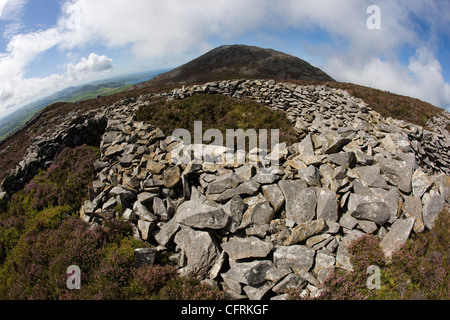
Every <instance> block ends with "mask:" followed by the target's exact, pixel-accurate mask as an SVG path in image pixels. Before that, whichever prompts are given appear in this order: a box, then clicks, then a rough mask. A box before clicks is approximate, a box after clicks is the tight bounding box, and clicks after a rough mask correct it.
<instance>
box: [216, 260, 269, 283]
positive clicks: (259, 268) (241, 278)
mask: <svg viewBox="0 0 450 320" xmlns="http://www.w3.org/2000/svg"><path fill="white" fill-rule="evenodd" d="M272 266H273V263H272V261H269V260H261V261H253V262H242V263H236V264H234V265H233V266H232V267H231V268H230V270H228V271H227V272H226V273H224V274H222V277H223V278H224V279H225V278H227V279H232V280H234V281H235V282H238V283H243V284H247V285H252V286H257V285H259V284H261V283H263V282H265V281H266V273H267V271H268V270H269V269H270V268H272Z"/></svg>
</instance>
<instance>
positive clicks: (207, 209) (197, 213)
mask: <svg viewBox="0 0 450 320" xmlns="http://www.w3.org/2000/svg"><path fill="white" fill-rule="evenodd" d="M175 217H176V219H177V222H178V223H180V224H183V225H186V226H189V227H193V228H197V229H224V228H225V227H226V226H227V225H228V223H229V221H230V216H229V215H227V214H226V213H225V212H224V211H223V209H222V208H221V207H213V206H210V205H208V204H206V203H202V202H199V201H186V202H183V203H182V204H181V205H180V206H179V207H178V209H177V214H176V216H175Z"/></svg>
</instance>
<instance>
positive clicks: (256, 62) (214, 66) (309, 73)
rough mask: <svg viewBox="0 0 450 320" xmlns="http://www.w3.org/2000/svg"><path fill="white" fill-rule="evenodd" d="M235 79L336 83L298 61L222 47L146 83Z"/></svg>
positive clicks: (263, 51) (244, 48) (245, 48)
mask: <svg viewBox="0 0 450 320" xmlns="http://www.w3.org/2000/svg"><path fill="white" fill-rule="evenodd" d="M237 78H247V79H249V78H253V79H259V78H266V79H269V78H270V79H280V80H281V79H292V80H314V81H333V82H334V81H335V80H334V79H333V78H331V77H330V76H329V75H327V74H326V73H325V72H323V71H322V70H320V69H319V68H316V67H314V66H312V65H310V64H309V63H308V62H306V61H304V60H301V59H299V58H297V57H294V56H291V55H288V54H285V53H282V52H279V51H275V50H272V49H263V48H259V47H255V46H247V45H225V46H221V47H218V48H216V49H213V50H212V51H210V52H208V53H206V54H204V55H202V56H201V57H199V58H197V59H195V60H192V61H191V62H188V63H186V64H184V65H182V66H180V67H178V68H176V69H174V70H172V71H169V72H167V73H163V74H160V75H158V76H157V77H155V78H154V79H153V80H151V81H150V82H149V84H151V85H152V86H160V85H174V84H185V83H196V82H205V81H215V80H229V79H237Z"/></svg>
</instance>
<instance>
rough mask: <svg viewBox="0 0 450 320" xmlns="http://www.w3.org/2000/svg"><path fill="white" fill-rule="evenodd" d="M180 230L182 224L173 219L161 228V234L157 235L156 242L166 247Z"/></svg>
mask: <svg viewBox="0 0 450 320" xmlns="http://www.w3.org/2000/svg"><path fill="white" fill-rule="evenodd" d="M180 228H181V226H180V224H179V223H178V222H177V221H176V219H175V218H173V219H171V220H170V221H169V222H167V223H165V224H164V225H163V226H162V227H161V229H160V230H159V232H158V233H157V234H156V235H155V240H156V241H158V243H159V244H160V245H162V246H163V247H166V246H167V245H168V244H169V243H170V242H171V241H172V239H173V236H174V235H175V234H176V233H177V232H178V230H180Z"/></svg>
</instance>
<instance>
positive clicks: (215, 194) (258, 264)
mask: <svg viewBox="0 0 450 320" xmlns="http://www.w3.org/2000/svg"><path fill="white" fill-rule="evenodd" d="M194 94H224V95H227V96H231V97H234V98H237V99H244V98H248V99H255V100H257V101H258V102H260V103H262V104H264V105H267V106H268V107H270V108H273V109H276V110H283V111H285V112H286V113H287V117H288V119H289V120H290V121H291V122H292V124H293V126H295V128H296V129H297V131H298V132H299V134H300V136H301V139H300V140H299V142H298V143H295V144H293V145H290V146H281V148H280V149H279V150H278V151H279V152H269V153H268V155H267V156H265V157H260V156H259V155H261V153H260V152H258V151H260V150H252V151H250V152H249V153H248V154H246V155H245V159H246V161H245V163H242V164H236V163H224V162H223V161H222V163H220V162H221V161H216V162H218V163H211V162H196V161H194V160H195V159H193V158H190V159H187V161H186V159H184V160H185V161H180V159H179V158H176V157H173V153H172V151H173V150H177V148H179V147H180V146H181V141H180V140H179V139H176V138H174V137H171V136H165V135H164V133H163V132H162V131H161V130H160V129H158V128H155V127H153V126H152V125H151V124H145V123H143V122H137V121H135V120H134V114H135V112H136V110H137V109H138V108H139V107H141V106H142V105H145V104H146V103H150V102H149V101H148V100H149V96H142V97H140V98H139V99H137V100H122V101H119V102H117V103H116V104H113V105H111V106H109V107H107V108H104V109H101V110H97V111H90V112H88V113H84V114H77V113H72V114H69V115H67V116H66V118H65V119H63V121H62V123H63V125H61V126H60V127H58V128H56V129H55V128H49V130H48V132H47V134H46V135H44V136H41V137H38V138H36V139H35V142H34V143H33V144H32V145H31V146H30V147H29V149H28V152H27V155H26V157H25V158H24V160H23V161H22V162H21V163H20V164H19V166H17V168H16V169H15V170H13V172H11V174H10V176H9V177H8V178H7V179H5V180H4V181H3V183H2V190H3V195H2V196H7V194H8V193H11V192H14V191H16V190H17V189H19V188H20V187H22V186H23V184H24V183H25V182H26V181H28V180H29V179H30V178H31V177H32V176H33V175H34V174H35V173H36V172H37V170H38V168H41V167H48V165H49V164H50V163H51V162H52V160H53V158H54V157H55V155H56V154H57V153H58V152H59V151H60V150H61V149H62V148H64V147H65V146H75V145H79V144H82V143H86V142H88V140H89V139H90V140H92V142H94V141H95V140H96V139H97V138H98V139H101V142H100V149H101V159H100V160H99V161H97V162H96V163H95V169H96V171H97V178H96V180H95V181H94V182H93V185H92V188H91V189H90V199H89V200H88V201H86V203H85V204H84V206H83V207H82V208H81V210H80V216H81V218H82V219H84V220H85V221H87V222H90V223H93V224H96V223H100V224H101V223H102V221H104V220H105V219H109V218H112V217H114V216H118V215H119V216H121V217H122V218H123V219H126V220H129V221H131V222H132V223H133V226H134V230H135V236H136V237H139V238H141V239H142V240H144V241H147V242H149V243H150V244H152V246H153V247H154V248H153V249H150V250H145V251H143V253H142V254H143V255H144V256H145V255H147V256H148V257H147V258H149V259H150V261H151V260H152V259H153V258H154V255H155V253H156V251H160V252H161V253H164V254H165V255H167V256H169V258H170V260H172V261H173V262H174V263H176V264H178V266H179V267H180V272H182V273H185V274H192V275H194V276H196V277H197V278H199V279H201V280H205V281H208V282H209V283H211V284H213V285H218V286H220V287H221V288H223V289H224V290H225V291H226V293H227V295H228V297H230V298H233V299H240V298H247V297H248V298H250V299H256V300H257V299H262V298H267V297H270V298H272V299H284V298H286V292H287V290H288V289H289V288H293V287H295V288H304V294H307V293H308V292H310V293H312V295H316V294H317V293H318V290H319V289H318V288H319V286H320V283H322V282H323V281H324V280H325V279H326V278H327V276H328V275H330V273H331V272H333V271H334V270H335V269H336V268H340V269H344V270H347V271H352V265H351V263H350V259H349V255H348V252H347V247H348V245H349V243H350V242H351V241H353V240H355V239H358V238H359V237H361V236H362V235H364V234H371V235H377V236H378V237H380V239H382V241H381V247H382V250H383V251H384V253H385V255H386V256H388V257H389V256H390V255H391V254H392V253H393V252H394V251H395V250H397V249H399V248H400V246H401V245H402V244H404V243H405V242H406V240H407V239H408V238H409V237H410V235H411V234H412V233H421V232H423V231H424V230H426V229H432V228H433V224H434V221H435V219H436V218H437V216H438V214H439V213H440V212H441V211H442V210H443V208H444V207H445V206H446V205H448V204H449V203H450V179H449V177H448V174H449V173H450V169H449V168H450V151H449V150H450V149H449V147H450V139H449V137H448V132H446V131H445V130H435V131H429V130H426V129H424V128H422V127H420V126H417V125H413V124H410V123H406V122H404V121H398V120H394V119H384V118H383V117H381V116H380V115H379V114H378V113H376V112H374V111H372V110H371V109H370V108H369V106H367V105H366V104H365V103H364V101H362V100H359V99H356V98H354V97H352V96H350V95H349V94H348V93H347V92H345V91H342V90H337V89H331V88H329V87H327V86H295V85H290V84H287V83H276V82H275V81H262V80H261V81H250V80H239V81H221V82H211V83H207V84H205V85H203V86H193V87H189V88H180V89H176V90H174V91H172V92H169V93H162V94H157V95H156V96H159V97H165V98H167V99H169V100H170V99H184V98H186V97H188V96H191V95H194ZM152 96H155V95H152ZM436 123H439V120H437V122H436ZM438 127H439V126H438ZM96 137H97V138H96ZM201 147H202V148H205V146H201ZM214 151H216V156H218V157H216V160H222V157H221V155H222V154H223V152H224V151H226V150H224V148H219V147H218V148H217V150H214ZM189 160H190V161H189ZM270 161H278V163H279V167H278V168H274V170H272V171H271V172H269V173H267V172H266V171H267V170H263V169H264V168H265V167H267V165H268V164H270V163H271V162H270ZM152 257H153V258H152ZM144 261H145V257H144Z"/></svg>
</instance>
